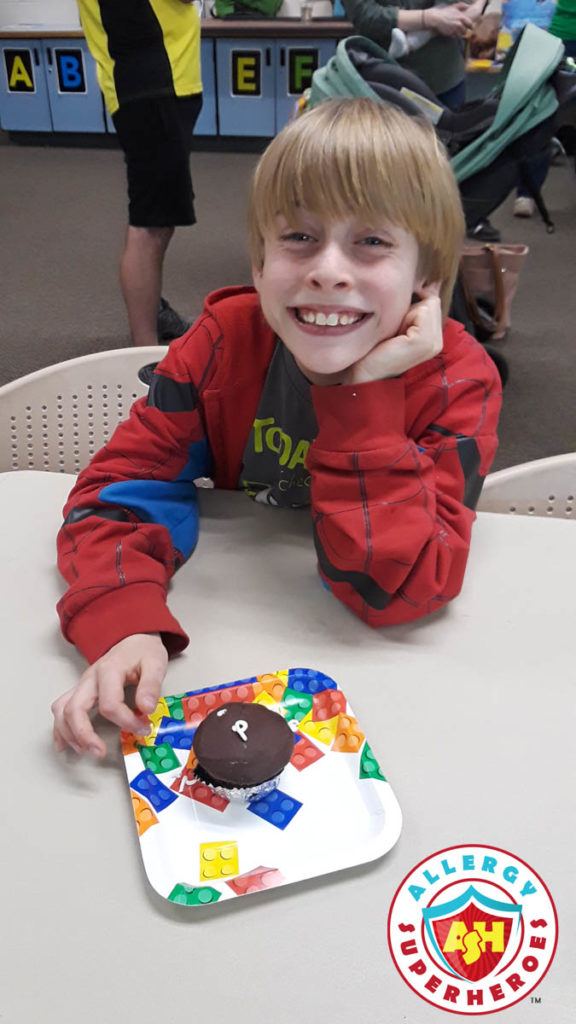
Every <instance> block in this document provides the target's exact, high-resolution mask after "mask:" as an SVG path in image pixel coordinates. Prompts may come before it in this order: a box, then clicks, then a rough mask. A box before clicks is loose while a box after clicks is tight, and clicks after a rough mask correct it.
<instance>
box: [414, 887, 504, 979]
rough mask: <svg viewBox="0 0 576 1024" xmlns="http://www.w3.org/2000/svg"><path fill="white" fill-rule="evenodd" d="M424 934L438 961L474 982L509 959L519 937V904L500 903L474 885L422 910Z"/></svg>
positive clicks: (452, 971)
mask: <svg viewBox="0 0 576 1024" xmlns="http://www.w3.org/2000/svg"><path fill="white" fill-rule="evenodd" d="M422 914H423V917H424V923H425V928H426V935H427V938H428V940H429V942H430V944H431V946H432V952H433V954H434V953H435V954H436V957H437V958H438V959H439V962H440V964H441V965H442V966H443V967H444V968H447V969H448V970H449V971H450V973H451V974H455V975H457V976H458V977H460V978H465V979H466V981H470V982H476V981H480V980H481V979H482V978H485V977H486V976H487V975H489V974H491V973H492V972H493V971H495V970H496V968H497V967H498V964H499V963H500V961H502V960H504V962H506V960H508V959H509V957H508V956H506V953H507V952H509V953H510V954H511V953H512V947H513V948H514V949H515V948H516V946H517V944H518V941H519V940H520V937H521V930H522V907H521V906H520V905H519V904H517V903H500V902H498V901H496V900H492V899H489V898H488V897H486V896H484V895H483V894H482V893H480V892H478V890H477V889H475V888H474V886H469V888H468V889H467V890H466V891H465V892H463V893H462V894H461V896H459V897H457V898H456V899H454V900H450V901H449V902H448V903H444V904H441V905H434V906H431V907H427V908H426V909H424V910H423V911H422Z"/></svg>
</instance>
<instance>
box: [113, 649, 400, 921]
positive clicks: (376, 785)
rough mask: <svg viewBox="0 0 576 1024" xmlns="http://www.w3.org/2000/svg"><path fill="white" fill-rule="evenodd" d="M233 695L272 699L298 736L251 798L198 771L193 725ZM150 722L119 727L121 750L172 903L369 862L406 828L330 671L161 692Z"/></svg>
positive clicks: (153, 866) (146, 854) (156, 877)
mask: <svg viewBox="0 0 576 1024" xmlns="http://www.w3.org/2000/svg"><path fill="white" fill-rule="evenodd" d="M229 701H247V702H251V701H257V702H258V703H262V704H265V705H267V706H268V707H270V708H271V709H273V710H275V711H277V712H279V713H280V714H282V715H283V716H284V717H285V719H286V720H287V721H288V722H289V724H290V727H291V728H292V729H293V731H294V738H295V740H296V744H295V746H294V753H293V755H292V758H291V760H290V761H289V763H288V764H287V765H286V768H285V769H284V771H283V772H282V775H281V778H280V782H279V786H278V789H277V790H274V791H273V792H272V793H270V794H268V795H267V796H265V797H260V798H257V799H254V800H252V801H251V802H249V803H237V802H235V801H227V800H225V799H223V798H222V797H219V796H217V795H216V794H214V793H213V792H212V791H211V790H209V789H208V787H207V786H205V785H203V783H201V782H199V781H198V780H196V779H195V778H194V776H193V774H192V768H193V765H194V751H193V747H192V744H193V740H194V732H195V730H196V727H197V726H198V724H199V723H200V722H201V721H202V719H203V718H204V717H205V716H206V715H207V714H208V713H209V712H210V711H212V710H213V709H214V708H216V707H221V706H222V704H226V703H228V702H229ZM150 721H151V724H152V729H151V732H150V735H149V736H146V737H145V738H144V739H143V738H142V737H137V736H133V735H131V734H127V733H123V735H122V748H123V752H124V762H125V766H126V774H127V776H128V783H129V785H130V791H131V796H132V801H133V806H134V816H135V818H136V825H137V828H138V835H139V838H140V848H141V851H142V859H143V861H144V867H145V869H146V874H147V875H148V880H149V882H150V884H151V885H152V887H153V888H154V889H155V890H156V891H157V892H158V893H160V895H161V896H164V898H165V899H168V900H171V901H172V902H173V903H181V904H184V905H186V906H202V905H205V904H208V903H216V902H217V901H218V900H226V899H232V898H233V897H235V896H245V895H247V894H250V893H253V892H259V891H260V890H262V889H270V888H273V887H274V886H278V885H288V884H289V883H290V882H299V881H301V880H302V879H304V878H313V877H314V876H316V875H325V874H328V873H329V872H331V871H339V870H341V869H342V868H348V867H351V866H353V865H354V864H363V863H365V862H366V861H371V860H376V858H377V857H381V856H382V855H383V854H384V853H386V852H387V851H388V850H390V849H391V847H392V846H394V844H395V842H396V841H397V839H398V836H399V835H400V830H401V827H402V815H401V811H400V807H399V805H398V801H397V800H396V797H395V796H394V793H393V792H392V789H391V787H390V785H389V783H388V782H387V781H386V779H385V777H384V775H383V774H382V772H381V770H380V767H379V765H378V763H377V761H376V759H375V757H374V754H373V753H372V750H371V748H370V745H369V742H368V740H367V739H366V737H365V735H364V732H363V731H362V727H361V725H360V724H359V723H358V722H357V720H356V718H355V717H354V713H353V711H352V708H351V707H350V705H349V704H348V702H347V700H346V697H345V696H344V694H343V693H342V691H341V690H339V689H338V687H337V685H336V683H335V682H334V680H333V679H330V677H329V676H326V675H323V673H322V672H317V671H314V670H313V669H307V668H291V669H288V670H284V671H280V672H272V673H269V674H267V675H262V676H254V677H253V678H252V679H242V680H239V681H237V682H235V683H227V684H225V685H224V686H213V687H210V688H208V689H203V690H192V691H190V692H189V693H183V694H179V695H177V696H173V697H162V698H161V699H160V701H159V703H158V706H157V708H156V710H155V711H154V713H153V714H152V715H150Z"/></svg>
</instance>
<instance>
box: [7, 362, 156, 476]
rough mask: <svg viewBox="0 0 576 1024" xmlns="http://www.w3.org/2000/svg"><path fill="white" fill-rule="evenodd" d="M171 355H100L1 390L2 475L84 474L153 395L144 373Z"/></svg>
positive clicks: (42, 372)
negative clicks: (135, 408) (141, 401)
mask: <svg viewBox="0 0 576 1024" xmlns="http://www.w3.org/2000/svg"><path fill="white" fill-rule="evenodd" d="M167 351H168V347H167V346H166V345H153V346H150V347H141V348H120V349H114V350H113V351H112V352H95V353H93V354H91V355H86V356H80V357H79V358H78V359H69V360H67V361H66V362H63V363H56V364H55V365H54V366H47V367H45V369H42V370H37V371H36V372H35V373H29V374H28V375H27V376H25V377H19V378H18V380H15V381H11V382H10V383H9V384H5V385H4V386H3V387H0V439H1V442H0V472H6V471H7V470H24V469H28V470H29V469H35V470H44V471H46V472H50V473H79V472H80V470H81V469H83V468H84V466H86V465H87V464H88V462H89V461H90V459H91V457H92V455H94V453H95V452H97V451H98V450H99V449H100V448H102V447H103V446H104V445H105V444H106V442H107V441H108V439H109V437H110V436H111V434H112V433H113V431H114V429H115V427H116V426H117V424H118V422H119V421H120V420H123V419H126V417H127V416H128V413H129V411H130V407H131V405H132V403H133V402H134V401H135V400H136V399H137V398H140V397H141V396H142V395H145V394H146V393H147V390H148V388H147V385H146V384H144V383H142V381H140V380H139V378H138V370H139V369H140V368H141V367H142V366H145V365H146V364H148V363H151V362H154V363H156V362H158V361H159V360H160V359H162V357H163V356H164V355H165V354H166V352H167Z"/></svg>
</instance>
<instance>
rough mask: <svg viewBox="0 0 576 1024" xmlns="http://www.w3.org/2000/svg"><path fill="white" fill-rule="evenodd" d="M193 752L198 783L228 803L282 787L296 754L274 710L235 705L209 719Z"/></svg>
mask: <svg viewBox="0 0 576 1024" xmlns="http://www.w3.org/2000/svg"><path fill="white" fill-rule="evenodd" d="M193 749H194V754H195V755H196V758H197V761H198V763H197V765H196V767H195V769H194V774H195V776H196V777H197V778H198V779H200V780H201V781H202V782H205V783H206V785H208V786H211V787H212V788H213V789H214V790H215V791H216V792H217V793H220V794H221V795H222V796H225V797H227V798H228V799H232V800H234V799H237V800H251V799H252V798H253V797H256V796H263V795H264V794H265V793H269V792H270V791H271V790H273V789H275V788H276V786H277V785H278V780H279V778H280V774H281V772H282V770H283V769H284V768H285V767H286V765H287V763H288V761H289V760H290V758H291V756H292V752H293V750H294V734H293V732H292V730H291V729H290V726H289V725H288V724H287V722H285V721H284V719H283V718H282V715H280V714H278V713H277V712H276V711H270V710H269V709H268V708H266V707H264V706H263V705H262V704H247V703H243V702H234V703H230V704H223V705H222V707H220V708H215V709H214V711H211V712H210V714H209V715H207V716H206V718H205V719H204V720H203V721H202V722H201V723H200V725H199V726H198V728H197V730H196V732H195V734H194V741H193Z"/></svg>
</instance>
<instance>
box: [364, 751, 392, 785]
mask: <svg viewBox="0 0 576 1024" xmlns="http://www.w3.org/2000/svg"><path fill="white" fill-rule="evenodd" d="M360 778H361V779H381V780H382V782H386V776H385V775H383V774H382V772H381V770H380V765H379V764H378V761H377V760H376V758H375V757H374V754H373V753H372V750H371V748H370V746H369V744H368V743H365V744H364V747H363V749H362V754H361V755H360Z"/></svg>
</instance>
